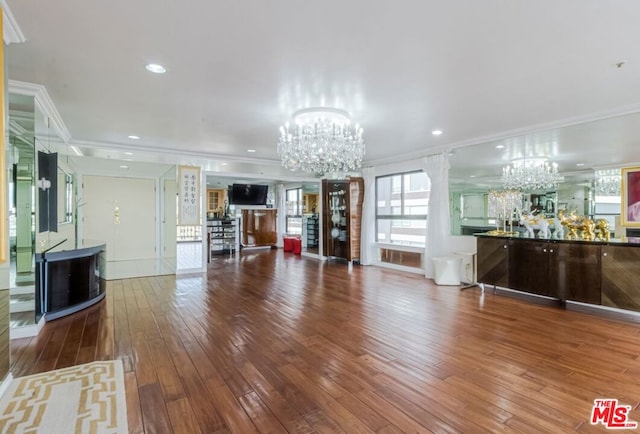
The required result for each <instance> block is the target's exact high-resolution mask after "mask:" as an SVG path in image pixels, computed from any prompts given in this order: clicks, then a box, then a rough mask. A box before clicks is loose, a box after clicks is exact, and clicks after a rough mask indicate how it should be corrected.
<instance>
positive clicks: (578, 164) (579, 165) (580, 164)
mask: <svg viewBox="0 0 640 434" xmlns="http://www.w3.org/2000/svg"><path fill="white" fill-rule="evenodd" d="M576 166H578V167H582V166H584V163H576Z"/></svg>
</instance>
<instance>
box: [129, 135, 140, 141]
mask: <svg viewBox="0 0 640 434" xmlns="http://www.w3.org/2000/svg"><path fill="white" fill-rule="evenodd" d="M127 137H128V138H130V139H132V140H140V136H134V135H131V136H127Z"/></svg>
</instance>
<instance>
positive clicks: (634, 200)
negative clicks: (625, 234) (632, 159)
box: [620, 166, 640, 227]
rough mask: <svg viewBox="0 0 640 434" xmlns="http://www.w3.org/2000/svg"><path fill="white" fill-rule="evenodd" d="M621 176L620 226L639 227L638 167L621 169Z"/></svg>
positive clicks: (639, 170) (639, 179)
mask: <svg viewBox="0 0 640 434" xmlns="http://www.w3.org/2000/svg"><path fill="white" fill-rule="evenodd" d="M621 175H622V189H621V192H622V201H621V203H622V209H621V210H620V222H621V224H622V226H633V227H640V166H635V167H623V168H622V169H621Z"/></svg>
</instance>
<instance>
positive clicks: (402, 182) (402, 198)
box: [375, 170, 431, 247]
mask: <svg viewBox="0 0 640 434" xmlns="http://www.w3.org/2000/svg"><path fill="white" fill-rule="evenodd" d="M415 173H424V175H425V176H426V177H427V179H428V180H429V187H430V186H431V185H430V184H431V180H430V179H429V176H428V175H427V174H426V172H424V171H423V170H411V171H407V172H397V173H390V174H385V175H380V176H376V179H375V181H376V182H375V190H376V191H375V200H376V203H375V210H376V211H375V220H376V224H375V231H376V238H375V239H376V243H383V244H387V243H389V244H393V245H396V244H395V243H391V242H390V241H380V240H379V239H378V234H379V222H380V220H389V221H394V220H419V221H424V222H426V221H427V219H428V217H429V213H428V211H427V213H425V214H405V202H406V197H405V196H406V194H407V193H410V192H407V191H405V187H406V186H407V183H406V180H407V179H408V175H412V174H415ZM394 176H400V214H380V213H379V211H378V210H379V208H378V203H379V201H380V192H379V189H378V181H379V180H380V179H384V178H392V177H394ZM391 190H392V189H391ZM391 190H390V191H391ZM393 194H395V193H393V191H391V195H393ZM430 198H431V188H429V197H428V199H427V210H428V203H429V202H428V201H429V200H430ZM389 200H391V198H389ZM425 244H426V238H425V242H424V244H422V247H424V245H425ZM397 245H398V246H414V247H417V246H415V245H413V244H400V243H398V244H397Z"/></svg>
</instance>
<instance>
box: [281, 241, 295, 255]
mask: <svg viewBox="0 0 640 434" xmlns="http://www.w3.org/2000/svg"><path fill="white" fill-rule="evenodd" d="M294 240H297V238H294V237H282V242H283V250H284V251H285V252H293V242H294Z"/></svg>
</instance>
